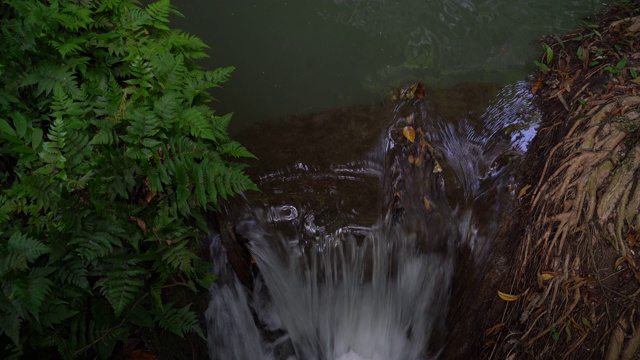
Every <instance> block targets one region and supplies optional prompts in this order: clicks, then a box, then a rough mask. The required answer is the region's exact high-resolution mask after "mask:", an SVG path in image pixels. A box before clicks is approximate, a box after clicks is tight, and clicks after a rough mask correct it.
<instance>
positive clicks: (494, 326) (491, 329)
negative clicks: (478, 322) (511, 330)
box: [484, 323, 504, 336]
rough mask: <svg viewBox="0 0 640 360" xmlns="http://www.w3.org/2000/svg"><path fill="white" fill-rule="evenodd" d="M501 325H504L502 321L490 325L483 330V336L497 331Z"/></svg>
mask: <svg viewBox="0 0 640 360" xmlns="http://www.w3.org/2000/svg"><path fill="white" fill-rule="evenodd" d="M503 327H504V323H500V324H496V325H493V326H492V327H490V328H488V329H487V330H485V332H484V335H485V336H491V335H492V334H494V333H496V332H498V331H499V330H500V329H502V328H503Z"/></svg>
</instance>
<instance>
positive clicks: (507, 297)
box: [498, 290, 522, 301]
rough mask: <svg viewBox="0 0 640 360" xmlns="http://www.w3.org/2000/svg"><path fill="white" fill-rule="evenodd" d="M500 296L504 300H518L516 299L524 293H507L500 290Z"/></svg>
mask: <svg viewBox="0 0 640 360" xmlns="http://www.w3.org/2000/svg"><path fill="white" fill-rule="evenodd" d="M498 296H499V297H500V299H502V300H504V301H516V300H518V298H520V296H522V294H520V295H512V294H506V293H503V292H502V291H500V290H498Z"/></svg>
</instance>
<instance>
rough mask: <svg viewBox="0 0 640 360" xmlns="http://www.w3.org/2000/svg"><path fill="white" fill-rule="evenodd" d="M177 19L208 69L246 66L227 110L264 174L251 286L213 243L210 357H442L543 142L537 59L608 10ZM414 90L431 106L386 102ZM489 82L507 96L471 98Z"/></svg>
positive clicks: (460, 5) (241, 227) (506, 5)
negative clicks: (463, 292) (523, 167)
mask: <svg viewBox="0 0 640 360" xmlns="http://www.w3.org/2000/svg"><path fill="white" fill-rule="evenodd" d="M172 3H174V4H175V5H177V6H178V8H179V9H180V10H181V11H182V12H183V13H184V14H185V15H186V16H187V18H188V20H187V21H185V20H181V19H175V22H174V25H177V26H178V27H182V28H184V29H185V30H187V31H190V32H193V33H195V34H196V35H198V36H200V37H201V38H203V39H204V40H205V42H206V43H208V44H210V45H211V46H212V49H211V51H210V54H211V55H212V57H211V59H209V60H206V61H204V62H203V65H204V66H205V67H207V68H214V67H219V66H228V65H234V66H236V68H237V70H236V72H235V73H234V76H233V77H232V80H231V82H229V83H228V84H225V86H224V89H223V91H222V92H221V93H220V94H218V93H216V94H215V96H216V97H217V98H218V99H219V100H220V101H219V102H218V103H216V104H215V105H214V106H215V107H216V108H217V109H218V110H219V111H220V112H221V113H226V112H230V111H233V112H235V115H234V122H232V126H234V128H233V129H232V130H234V131H238V130H241V129H244V131H245V133H246V134H252V135H247V136H246V137H245V138H244V139H241V140H242V142H243V144H245V145H246V146H247V147H249V149H250V150H252V151H254V152H255V153H256V154H257V155H258V156H259V157H260V159H261V161H260V162H259V163H254V167H253V168H250V169H249V170H248V171H249V172H250V173H251V175H252V176H253V178H254V179H256V182H257V183H258V185H259V187H260V188H261V190H262V193H260V194H247V196H248V203H247V205H246V207H244V208H242V210H241V211H240V215H239V216H238V217H236V218H234V219H233V221H235V223H234V225H235V231H237V233H238V235H239V236H241V238H242V239H244V240H246V246H247V248H248V250H249V251H250V253H251V258H252V261H253V262H255V264H254V265H251V266H252V271H253V272H252V274H251V276H250V279H249V280H247V279H246V278H243V279H241V278H240V277H239V276H238V275H237V273H236V272H234V268H233V267H232V266H231V261H229V253H228V251H229V248H227V247H226V246H225V245H224V240H223V239H222V238H221V236H220V234H215V233H212V234H210V235H209V240H210V242H211V259H212V262H213V264H214V269H213V271H214V272H215V273H216V274H218V275H219V280H218V281H217V282H216V283H215V284H214V285H213V286H212V288H211V291H210V292H211V299H210V305H209V309H208V310H207V313H206V318H207V322H208V337H209V355H210V358H211V359H212V360H218V359H224V360H227V359H237V360H249V359H251V360H253V359H268V360H295V359H297V360H395V359H398V360H414V359H415V360H417V359H432V358H437V357H438V355H439V352H440V351H441V350H442V348H443V346H444V345H445V344H446V339H447V335H448V332H449V330H450V329H448V328H447V326H446V324H445V319H446V316H447V312H448V309H449V307H450V297H451V294H452V287H453V286H454V283H453V279H454V273H455V271H456V269H458V271H460V269H461V267H463V269H465V270H468V271H474V269H476V268H479V267H477V264H480V263H482V262H483V261H485V260H486V259H487V258H488V257H489V256H490V249H491V244H492V242H493V240H494V239H495V237H496V236H497V235H498V233H499V227H500V221H501V218H502V217H503V215H502V213H503V212H504V211H505V207H506V206H507V204H508V203H510V202H512V201H513V199H514V198H515V194H514V191H513V190H512V189H513V185H514V184H513V178H512V173H511V170H512V165H513V164H514V163H516V162H517V161H518V159H519V156H520V155H521V154H522V153H523V152H524V151H526V147H527V144H528V142H529V141H530V140H531V138H532V137H533V136H534V134H535V129H536V123H537V120H538V114H537V113H536V111H535V109H533V108H532V107H531V105H530V98H531V95H530V90H529V89H530V84H528V83H527V82H525V81H523V79H524V78H525V76H526V74H528V73H530V72H531V71H532V70H533V66H532V63H533V57H534V56H535V54H537V52H538V50H536V47H535V46H534V42H535V40H536V39H537V38H538V37H539V36H541V35H544V34H548V33H557V32H564V31H566V30H567V29H571V28H574V27H576V26H578V25H579V22H580V19H581V18H582V17H584V16H586V15H588V14H592V13H594V12H595V11H596V10H597V9H598V8H600V7H601V6H602V1H601V0H586V1H585V0H581V1H564V2H558V1H555V0H540V1H535V2H531V1H519V0H514V1H505V0H406V1H389V0H297V1H296V0H289V1H284V0H270V1H249V0H238V1H222V0H173V1H172ZM415 81H421V82H424V83H425V84H427V86H428V89H429V90H428V91H427V98H428V100H427V101H423V102H417V103H416V102H412V101H401V102H399V103H395V104H389V103H388V102H386V103H383V100H382V99H384V98H387V97H388V92H389V91H390V89H397V88H398V87H399V86H403V85H406V84H408V83H412V82H415ZM478 82H484V83H485V84H488V83H491V84H500V85H499V86H497V88H498V89H499V90H498V91H496V92H491V94H492V95H488V94H486V93H484V92H483V93H482V94H479V95H478V96H474V95H473V89H474V86H476V85H472V83H478ZM434 87H451V88H452V89H457V92H456V91H454V92H445V91H439V90H434V92H433V93H430V91H431V90H432V89H433V88H434ZM492 87H493V85H492ZM442 94H444V95H442ZM439 96H440V100H439V102H440V105H441V106H439V107H438V108H437V109H436V107H434V103H436V102H438V101H432V99H436V98H438V97H439ZM480 98H482V99H487V98H489V99H492V100H486V101H485V102H482V101H481V100H480ZM354 104H374V105H362V106H360V107H356V106H354ZM443 104H444V105H443ZM447 108H448V109H447ZM472 108H473V110H471V109H472ZM326 109H338V110H330V111H326ZM340 109H346V110H344V111H343V110H340ZM438 113H439V114H440V115H437V114H438ZM292 114H293V115H296V116H294V117H287V118H284V120H279V121H273V119H277V118H281V117H283V116H288V115H292ZM266 120H269V121H271V122H270V123H268V124H267V125H264V126H262V127H259V126H258V125H259V124H258V125H255V124H256V123H260V122H264V121H266ZM406 126H411V127H413V128H414V129H415V130H416V133H417V135H416V140H415V142H413V143H411V144H408V143H406V136H405V135H403V131H402V130H403V129H404V128H405V127H406ZM252 128H255V130H251V129H252ZM418 128H420V129H421V130H422V131H424V135H422V133H421V132H419V131H417V130H418ZM251 131H253V132H251ZM239 135H242V133H239ZM425 144H428V146H427V145H425ZM363 149H365V150H363ZM425 149H427V150H425ZM409 155H411V157H410V156H409ZM417 157H420V159H421V160H420V161H421V162H422V165H420V164H418V163H416V158H417ZM460 259H465V260H466V262H465V263H464V264H461V263H460ZM458 286H460V285H458Z"/></svg>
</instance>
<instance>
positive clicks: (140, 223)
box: [129, 216, 147, 235]
mask: <svg viewBox="0 0 640 360" xmlns="http://www.w3.org/2000/svg"><path fill="white" fill-rule="evenodd" d="M129 221H135V222H136V224H138V227H139V228H140V230H142V233H143V234H145V235H147V224H146V223H145V222H144V220H142V219H140V218H138V217H135V216H129Z"/></svg>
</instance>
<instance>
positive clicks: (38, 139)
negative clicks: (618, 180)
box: [31, 128, 43, 151]
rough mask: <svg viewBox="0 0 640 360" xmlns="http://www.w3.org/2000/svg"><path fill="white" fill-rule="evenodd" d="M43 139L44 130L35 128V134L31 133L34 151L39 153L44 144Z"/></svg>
mask: <svg viewBox="0 0 640 360" xmlns="http://www.w3.org/2000/svg"><path fill="white" fill-rule="evenodd" d="M42 137H43V133H42V129H41V128H34V129H33V132H32V133H31V148H32V149H33V150H34V151H38V147H39V146H40V144H41V143H42Z"/></svg>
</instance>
